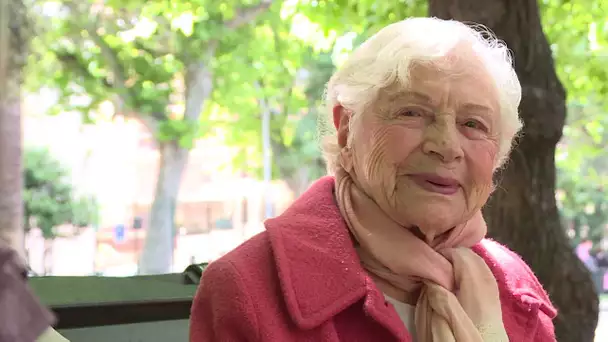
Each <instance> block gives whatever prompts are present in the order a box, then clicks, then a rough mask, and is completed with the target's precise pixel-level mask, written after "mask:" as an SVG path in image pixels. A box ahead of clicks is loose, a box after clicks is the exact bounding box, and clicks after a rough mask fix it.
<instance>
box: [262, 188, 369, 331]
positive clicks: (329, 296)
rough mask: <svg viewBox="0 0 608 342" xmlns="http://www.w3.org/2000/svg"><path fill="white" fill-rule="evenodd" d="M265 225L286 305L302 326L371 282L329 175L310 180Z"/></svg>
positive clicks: (356, 295) (314, 322)
mask: <svg viewBox="0 0 608 342" xmlns="http://www.w3.org/2000/svg"><path fill="white" fill-rule="evenodd" d="M265 226H266V230H267V232H268V235H269V238H270V243H271V245H272V250H273V254H274V258H275V263H276V265H277V270H278V274H279V279H280V282H281V288H282V291H283V295H284V297H285V301H286V304H287V309H288V311H289V313H290V315H291V316H292V318H293V320H294V321H295V322H296V324H298V325H299V326H301V327H302V328H312V327H315V326H318V325H319V324H321V323H323V322H324V321H326V320H328V319H330V318H331V317H332V316H334V315H336V314H337V313H339V312H340V311H342V310H344V309H345V308H347V307H348V306H350V305H352V304H354V303H355V302H357V301H358V300H360V299H361V298H362V297H364V296H365V294H366V293H367V291H368V289H369V288H370V287H372V286H374V285H373V284H372V283H371V280H370V279H368V278H369V277H368V276H367V274H366V273H365V271H364V270H363V268H362V267H361V265H360V263H359V259H358V257H357V254H356V252H355V249H354V247H353V245H352V242H351V238H350V235H349V231H348V228H347V226H346V222H345V221H344V219H343V218H342V215H341V214H340V210H339V208H338V206H337V204H336V202H335V198H334V179H333V177H323V178H321V179H320V180H318V181H317V182H315V183H314V184H313V185H312V186H311V187H310V188H309V189H308V190H307V191H306V192H305V193H304V194H303V195H302V196H300V197H299V198H298V199H296V201H295V202H294V203H293V204H292V205H291V206H290V207H289V208H288V209H287V210H286V211H285V212H284V213H283V214H282V215H280V216H278V217H275V218H272V219H269V220H267V221H266V222H265Z"/></svg>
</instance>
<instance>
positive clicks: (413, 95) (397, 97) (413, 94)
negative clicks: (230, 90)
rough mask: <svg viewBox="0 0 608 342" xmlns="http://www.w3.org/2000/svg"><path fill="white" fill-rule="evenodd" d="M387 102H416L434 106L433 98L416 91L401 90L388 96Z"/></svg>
mask: <svg viewBox="0 0 608 342" xmlns="http://www.w3.org/2000/svg"><path fill="white" fill-rule="evenodd" d="M387 100H388V101H390V102H396V101H402V100H416V101H420V102H425V103H428V104H432V103H433V102H434V101H433V98H432V97H431V96H429V95H427V94H425V93H422V92H419V91H415V90H401V91H395V92H391V93H389V94H388V96H387Z"/></svg>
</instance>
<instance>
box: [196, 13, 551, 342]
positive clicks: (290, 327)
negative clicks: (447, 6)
mask: <svg viewBox="0 0 608 342" xmlns="http://www.w3.org/2000/svg"><path fill="white" fill-rule="evenodd" d="M520 100H521V86H520V83H519V81H518V78H517V76H516V74H515V71H514V70H513V67H512V60H511V56H510V53H509V51H508V48H507V46H505V44H504V43H503V42H501V41H499V40H497V39H496V38H495V37H494V36H493V35H492V34H490V33H489V32H487V31H485V30H484V29H483V28H482V27H480V26H476V27H471V26H467V25H465V24H463V23H460V22H457V21H445V20H440V19H436V18H411V19H407V20H404V21H401V22H398V23H395V24H392V25H389V26H387V27H385V28H383V29H382V30H380V31H379V32H378V33H377V34H375V35H374V36H372V37H371V38H369V39H368V40H367V41H366V42H365V43H363V44H362V45H361V46H360V47H358V48H357V49H356V50H355V51H354V52H353V53H352V54H351V55H350V57H349V59H348V60H347V61H346V62H345V64H344V65H342V66H341V68H339V70H338V71H336V73H335V74H334V75H333V76H332V77H331V79H330V81H329V83H328V85H327V95H326V102H327V116H328V118H329V121H331V123H333V127H334V128H335V131H333V134H330V135H327V136H326V137H325V139H324V141H323V146H322V147H323V152H324V155H325V158H326V162H327V165H328V171H329V173H330V176H326V177H323V178H321V179H319V180H318V181H316V182H315V183H314V184H313V185H312V186H311V187H310V188H309V189H308V190H307V192H305V193H304V194H303V195H301V196H300V197H299V198H298V199H296V200H295V202H294V203H293V204H292V205H291V206H290V207H289V208H288V209H287V210H286V211H285V212H284V213H283V214H282V215H280V216H278V217H276V218H272V219H269V220H267V221H266V222H265V228H266V231H265V232H262V233H261V234H259V235H257V236H255V237H253V238H252V239H250V240H248V241H246V242H244V243H243V244H242V245H241V246H239V247H237V248H236V249H234V250H233V251H231V252H230V253H228V254H226V255H225V256H224V257H222V258H220V259H218V260H216V261H215V262H212V263H211V264H210V265H209V266H208V268H207V269H206V271H205V272H204V273H203V276H202V279H201V285H200V287H199V289H198V293H197V295H196V297H195V299H194V302H193V307H192V315H191V322H190V341H192V342H210V341H222V342H223V341H260V342H262V341H264V342H266V341H286V342H287V341H349V342H351V341H418V342H431V341H434V342H443V341H456V342H480V341H492V342H501V341H517V342H522V341H536V342H545V341H555V336H554V327H553V322H552V319H553V318H554V317H555V316H556V310H555V308H554V307H553V305H552V304H551V302H550V300H549V298H548V296H547V294H546V292H545V291H544V290H543V288H542V286H541V284H540V283H539V281H538V280H537V278H536V277H535V276H534V274H533V273H532V271H531V270H530V268H529V267H528V266H527V265H526V264H525V263H524V261H522V260H521V258H520V257H519V256H517V255H516V254H515V253H514V252H512V251H510V250H509V249H507V248H506V247H504V246H502V245H500V244H498V243H497V242H494V241H491V240H488V239H485V238H484V237H485V235H486V230H487V227H486V224H485V221H484V219H483V216H482V214H481V208H482V207H483V205H484V204H485V203H486V201H487V199H488V197H489V196H490V194H491V192H492V191H493V189H494V184H493V181H492V177H493V175H494V173H495V171H497V170H498V169H499V168H500V167H501V166H502V165H503V163H504V162H505V161H506V159H507V158H508V154H509V152H510V150H511V147H512V140H513V139H514V137H515V136H516V134H517V132H518V131H519V130H520V129H521V122H520V120H519V116H518V106H519V103H520ZM514 228H516V227H514Z"/></svg>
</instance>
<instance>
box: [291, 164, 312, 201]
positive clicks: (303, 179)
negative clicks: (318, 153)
mask: <svg viewBox="0 0 608 342" xmlns="http://www.w3.org/2000/svg"><path fill="white" fill-rule="evenodd" d="M310 169H311V168H310V167H309V166H305V165H301V166H300V167H299V168H296V169H295V170H292V173H291V174H289V175H286V176H285V183H286V184H287V187H289V190H291V192H292V193H293V197H294V198H298V197H299V196H300V195H301V194H303V193H304V192H305V191H306V189H308V187H309V186H310V183H311V179H310V178H311V177H310V174H311V170H310Z"/></svg>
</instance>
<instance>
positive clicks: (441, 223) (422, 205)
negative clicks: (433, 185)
mask: <svg viewBox="0 0 608 342" xmlns="http://www.w3.org/2000/svg"><path fill="white" fill-rule="evenodd" d="M464 207H465V206H464V203H463V202H462V201H423V200H422V199H418V200H411V201H409V203H407V204H406V203H404V204H403V206H401V208H404V209H403V210H400V211H399V217H400V221H401V223H402V224H403V225H405V226H410V227H411V226H417V227H419V229H420V230H421V231H422V233H423V234H424V235H428V234H431V233H434V235H435V236H438V235H440V234H442V233H444V232H446V231H448V230H449V229H451V228H453V227H454V226H456V225H458V224H460V223H463V222H461V221H462V217H463V212H464Z"/></svg>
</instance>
